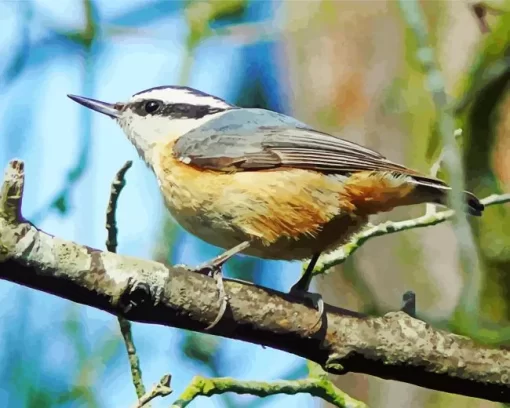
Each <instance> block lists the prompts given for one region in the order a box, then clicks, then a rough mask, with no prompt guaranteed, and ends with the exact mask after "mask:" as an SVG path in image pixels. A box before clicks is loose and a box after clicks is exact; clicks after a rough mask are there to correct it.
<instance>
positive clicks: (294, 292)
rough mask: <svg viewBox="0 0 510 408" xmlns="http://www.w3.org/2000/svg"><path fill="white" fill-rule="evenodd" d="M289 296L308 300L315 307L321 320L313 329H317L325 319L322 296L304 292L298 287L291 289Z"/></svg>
mask: <svg viewBox="0 0 510 408" xmlns="http://www.w3.org/2000/svg"><path fill="white" fill-rule="evenodd" d="M289 294H290V295H291V296H295V297H297V298H301V299H305V300H307V301H308V302H309V303H310V304H311V305H312V306H313V308H314V309H316V310H317V312H318V314H319V318H318V319H317V321H316V322H315V324H314V325H313V326H312V329H314V328H315V327H317V325H318V324H319V323H320V322H322V318H323V317H324V299H322V296H321V295H320V294H318V293H312V292H308V291H306V290H302V289H301V288H298V287H296V286H293V287H292V288H291V289H290V292H289Z"/></svg>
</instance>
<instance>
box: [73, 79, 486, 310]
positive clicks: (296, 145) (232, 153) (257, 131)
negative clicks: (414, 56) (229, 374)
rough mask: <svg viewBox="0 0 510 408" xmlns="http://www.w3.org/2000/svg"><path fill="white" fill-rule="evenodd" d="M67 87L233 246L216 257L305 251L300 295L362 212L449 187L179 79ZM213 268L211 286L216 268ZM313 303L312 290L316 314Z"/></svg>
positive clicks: (178, 206)
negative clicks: (89, 90) (102, 96)
mask: <svg viewBox="0 0 510 408" xmlns="http://www.w3.org/2000/svg"><path fill="white" fill-rule="evenodd" d="M69 97H70V98H71V99H73V100H74V101H76V102H78V103H80V104H82V105H84V106H86V107H87V108H90V109H93V110H95V111H97V112H100V113H103V114H105V115H107V116H110V117H111V118H113V119H115V120H116V121H117V123H118V124H119V125H120V126H121V128H122V129H123V130H124V133H125V134H126V136H127V137H128V139H129V140H130V141H131V142H132V143H133V145H134V146H135V148H136V149H137V151H138V153H139V154H140V156H141V157H142V158H143V160H144V161H145V162H146V163H147V165H148V166H149V167H150V168H151V169H152V170H153V171H154V173H155V175H156V177H157V180H158V182H159V186H160V188H161V191H162V193H163V197H164V200H165V203H166V206H167V207H168V209H169V211H170V213H171V214H172V216H173V218H174V219H175V220H176V221H177V222H178V223H179V224H180V225H181V226H182V227H183V228H184V229H186V230H187V231H189V232H190V233H192V234H194V235H195V236H197V237H199V238H201V239H202V240H204V241H206V242H208V243H210V244H212V245H215V246H218V247H221V248H224V249H233V250H232V251H229V254H228V256H225V257H223V258H221V261H220V262H219V263H217V264H216V265H220V264H221V263H223V262H224V261H226V260H227V259H228V257H229V256H231V254H233V253H235V252H242V253H244V254H247V255H252V256H255V257H259V258H265V259H279V260H303V259H306V258H311V261H310V264H309V266H308V268H307V270H306V272H305V273H304V274H303V276H302V277H301V279H300V280H299V281H298V282H297V283H296V284H295V285H294V286H293V287H292V289H291V293H294V294H298V295H299V294H301V295H302V296H306V297H309V296H310V295H311V294H309V293H308V286H309V284H310V280H311V277H312V271H313V268H314V266H315V263H316V262H317V259H318V258H319V255H320V254H321V253H323V252H327V251H330V250H332V249H335V248H336V247H338V246H339V245H341V244H343V243H345V242H346V241H348V240H349V238H350V237H351V236H352V235H353V234H354V233H356V232H358V231H359V230H360V229H362V228H363V226H365V225H366V224H367V222H368V217H369V216H370V215H372V214H376V213H379V212H385V211H390V210H392V209H393V208H395V207H399V206H405V205H412V204H421V203H436V204H443V205H444V204H446V200H447V193H448V190H450V188H449V187H448V185H447V184H446V183H445V182H443V181H441V180H438V179H436V178H432V177H428V176H426V175H424V174H421V173H419V172H417V171H414V170H411V169H409V168H407V167H404V166H402V165H399V164H397V163H393V162H392V161H390V160H388V159H386V158H385V157H383V156H382V155H380V154H379V153H377V152H375V151H373V150H370V149H368V148H366V147H363V146H360V145H358V144H355V143H353V142H349V141H347V140H343V139H340V138H338V137H335V136H332V135H329V134H327V133H323V132H320V131H318V130H315V129H313V128H312V127H310V126H308V125H306V124H304V123H302V122H299V121H298V120H296V119H294V118H292V117H289V116H285V115H282V114H279V113H276V112H272V111H268V110H264V109H246V108H240V107H237V106H234V105H231V104H229V103H227V102H225V101H224V100H223V99H220V98H217V97H215V96H212V95H208V94H206V93H203V92H200V91H197V90H195V89H192V88H188V87H181V86H160V87H156V88H151V89H148V90H145V91H142V92H139V93H137V94H135V95H133V97H132V98H131V99H130V100H129V101H127V102H119V103H116V104H109V103H105V102H101V101H97V100H94V99H89V98H84V97H82V96H74V95H69ZM465 203H466V210H467V212H468V213H469V214H472V215H477V216H479V215H481V213H482V211H483V209H484V206H483V205H482V204H481V203H480V201H479V200H478V199H477V198H476V197H475V196H474V195H473V194H471V193H469V192H466V193H465ZM206 269H207V268H206ZM209 272H211V270H209ZM216 277H217V278H218V279H219V284H220V283H221V274H219V273H218V274H217V275H216ZM219 287H220V296H222V303H223V304H225V302H226V300H224V299H225V298H224V297H223V296H224V293H223V294H222V293H221V285H220V286H219ZM322 306H323V303H322V300H321V299H319V303H318V304H316V307H318V308H319V311H320V313H321V314H322ZM222 310H224V308H223V309H222ZM219 318H221V315H219V316H218V318H217V320H219Z"/></svg>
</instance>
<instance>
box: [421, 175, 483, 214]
mask: <svg viewBox="0 0 510 408" xmlns="http://www.w3.org/2000/svg"><path fill="white" fill-rule="evenodd" d="M413 179H414V180H415V182H416V184H417V186H416V189H415V194H416V195H417V196H418V197H420V196H421V197H422V198H423V201H422V202H431V203H436V204H442V205H446V204H447V198H448V196H447V194H448V191H449V190H451V188H450V187H448V185H447V184H446V183H444V182H443V181H441V180H437V181H436V180H435V179H428V178H420V179H415V178H414V177H413ZM464 203H465V211H466V212H467V213H468V214H469V215H474V216H476V217H480V216H481V215H482V212H483V210H484V209H485V206H484V205H483V204H482V203H481V202H480V200H479V199H478V198H477V197H476V196H475V195H474V194H473V193H470V192H469V191H464Z"/></svg>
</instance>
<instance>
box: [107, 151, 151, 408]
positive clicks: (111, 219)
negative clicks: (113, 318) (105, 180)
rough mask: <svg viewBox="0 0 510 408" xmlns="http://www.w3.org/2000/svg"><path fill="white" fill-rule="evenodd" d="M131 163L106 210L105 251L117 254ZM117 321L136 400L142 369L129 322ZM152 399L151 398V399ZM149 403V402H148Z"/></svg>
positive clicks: (140, 392) (114, 185)
mask: <svg viewBox="0 0 510 408" xmlns="http://www.w3.org/2000/svg"><path fill="white" fill-rule="evenodd" d="M132 165H133V162H132V161H131V160H128V161H127V162H126V163H125V164H124V166H122V167H121V168H120V170H119V171H118V172H117V174H116V175H115V178H114V179H113V182H112V187H111V192H110V199H109V200H108V207H107V209H106V232H107V238H106V250H107V251H110V252H114V253H116V252H117V244H118V242H117V232H118V229H117V220H116V218H115V215H116V213H117V203H118V201H119V196H120V193H121V191H122V189H123V188H124V186H125V185H126V180H125V176H126V172H127V171H128V170H129V169H130V168H131V166H132ZM117 319H118V321H119V328H120V332H121V334H122V338H123V339H124V344H125V345H126V351H127V355H128V360H129V366H130V368H131V377H132V379H133V385H134V386H135V391H136V395H137V396H138V399H139V400H141V398H142V397H143V396H144V395H145V386H144V385H143V379H142V368H141V367H140V359H139V358H138V354H136V347H135V342H134V341H133V333H132V332H131V323H130V321H129V320H127V319H125V318H123V317H122V316H118V317H117ZM151 399H152V398H151ZM149 401H150V400H149Z"/></svg>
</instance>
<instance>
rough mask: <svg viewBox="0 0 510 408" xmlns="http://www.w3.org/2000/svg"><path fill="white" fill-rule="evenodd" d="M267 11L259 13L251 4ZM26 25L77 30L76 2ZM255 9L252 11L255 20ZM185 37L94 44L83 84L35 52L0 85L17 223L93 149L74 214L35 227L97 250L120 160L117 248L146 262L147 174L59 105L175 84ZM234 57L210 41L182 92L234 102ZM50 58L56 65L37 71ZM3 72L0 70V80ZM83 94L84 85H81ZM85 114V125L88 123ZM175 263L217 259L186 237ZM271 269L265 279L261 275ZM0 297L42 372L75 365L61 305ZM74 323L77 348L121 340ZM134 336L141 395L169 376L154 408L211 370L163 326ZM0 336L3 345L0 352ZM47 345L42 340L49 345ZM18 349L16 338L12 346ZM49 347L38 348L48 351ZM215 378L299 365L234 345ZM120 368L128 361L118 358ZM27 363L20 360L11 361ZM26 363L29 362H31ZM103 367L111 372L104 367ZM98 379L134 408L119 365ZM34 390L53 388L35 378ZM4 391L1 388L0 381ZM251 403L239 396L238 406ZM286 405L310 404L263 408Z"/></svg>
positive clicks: (174, 25)
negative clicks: (127, 166)
mask: <svg viewBox="0 0 510 408" xmlns="http://www.w3.org/2000/svg"><path fill="white" fill-rule="evenodd" d="M143 3H151V2H144V1H142V0H137V1H135V0H130V1H124V2H109V1H106V0H103V1H98V2H97V4H98V8H99V11H100V15H101V16H102V18H103V19H104V20H108V19H110V18H112V17H113V16H115V15H118V14H119V13H120V12H121V11H122V10H127V9H130V8H131V7H135V6H136V5H140V4H143ZM259 3H263V2H259ZM33 4H34V5H35V10H37V11H36V12H35V14H34V17H33V21H32V24H31V38H32V40H35V39H37V38H40V37H41V36H43V35H45V32H46V29H45V28H44V26H45V24H48V23H50V24H51V23H52V22H53V23H56V22H58V25H59V26H60V27H61V28H67V29H69V28H72V27H79V26H80V24H82V23H83V12H82V8H81V2H80V1H78V0H65V1H63V0H60V1H58V2H55V1H53V0H37V1H34V2H33ZM268 6H269V5H268V4H266V5H262V6H261V5H260V4H259V5H258V6H257V7H258V9H257V7H255V10H254V11H253V13H255V14H256V13H260V10H261V9H263V12H266V11H265V10H266V9H267V10H270V7H268ZM23 7H24V4H23V2H22V1H18V2H16V1H14V2H12V1H11V2H1V3H0V15H2V24H0V60H2V61H8V60H9V58H10V57H11V56H12V52H13V49H14V45H13V44H16V43H17V42H18V41H19V29H20V24H21V23H22V21H21V20H20V14H21V11H22V10H21V9H22V8H23ZM257 10H258V11H257ZM186 33H187V27H186V24H185V21H184V19H183V16H182V14H181V13H180V12H177V13H175V14H174V15H173V16H170V17H167V18H164V19H160V20H158V21H157V22H155V23H152V24H148V25H144V26H143V28H142V29H141V30H140V32H138V33H135V35H133V36H123V37H117V38H113V39H108V38H105V39H104V41H102V42H101V44H97V45H96V47H98V48H97V50H96V52H95V54H96V58H95V61H94V63H93V68H92V74H88V77H87V79H86V81H84V80H83V75H84V59H83V57H82V56H80V55H78V54H76V53H71V52H69V51H67V50H66V49H65V48H63V49H62V48H59V47H58V46H54V47H46V48H39V49H33V50H32V52H31V54H30V59H29V61H28V62H29V66H31V67H32V68H28V69H26V70H24V71H23V73H22V74H21V75H20V76H19V77H18V78H17V79H16V80H14V81H13V82H11V83H10V84H9V85H8V86H6V85H5V84H3V83H2V84H1V85H0V86H1V87H2V88H0V89H1V92H0V118H1V119H2V121H1V122H0V129H1V133H0V165H1V167H2V168H5V165H6V164H7V161H8V160H9V159H12V158H14V157H19V158H21V159H23V160H25V162H26V175H27V176H26V177H27V178H26V191H25V200H24V208H23V212H24V215H25V216H26V217H28V218H29V219H30V218H31V216H33V215H34V214H36V213H37V212H38V210H39V209H40V208H42V207H44V206H45V205H47V203H48V201H49V200H51V199H52V198H53V197H54V196H55V194H56V193H57V192H58V191H59V189H60V188H61V186H62V185H63V184H65V179H66V174H67V172H68V171H69V169H70V168H72V167H73V165H74V163H75V162H76V160H77V156H78V154H79V152H80V146H81V144H80V143H81V142H83V138H85V137H86V136H87V132H88V130H89V128H88V126H90V132H89V137H90V138H91V142H90V148H89V150H88V154H89V163H88V166H87V168H86V171H85V173H84V175H83V177H82V178H81V179H80V180H79V182H78V183H77V185H76V187H75V188H74V189H73V192H72V195H71V209H70V211H69V213H68V214H67V215H66V216H65V217H61V216H59V215H58V214H56V213H55V212H52V213H51V214H49V215H48V216H46V217H45V218H44V220H42V222H41V223H39V227H40V228H42V229H43V230H45V231H47V232H49V233H51V234H54V235H57V236H59V237H62V238H65V239H70V240H75V241H77V242H79V243H82V244H86V245H90V246H93V247H97V248H104V239H105V229H104V209H105V208H106V204H107V200H108V196H109V191H110V182H111V180H112V177H113V176H114V174H115V173H116V171H117V170H118V169H119V168H120V167H121V166H122V164H123V163H124V162H125V161H126V160H129V159H131V160H133V161H134V165H133V168H132V169H131V170H130V171H129V173H128V175H127V186H126V188H125V189H124V191H123V193H122V196H121V199H120V203H119V208H118V213H117V219H118V226H119V248H118V251H119V252H120V253H122V254H129V255H133V256H138V257H144V258H150V257H151V256H152V254H153V251H154V247H155V245H156V240H157V239H158V236H159V234H160V232H161V231H160V226H161V221H162V219H163V218H162V215H163V211H165V210H164V208H163V206H162V201H161V198H160V196H159V192H158V187H157V184H156V181H155V178H154V176H153V174H152V173H151V172H150V171H149V170H148V169H147V168H146V167H145V165H144V164H143V163H142V161H141V160H140V159H139V158H138V156H137V154H136V151H135V150H134V148H133V147H132V146H131V144H130V143H129V142H128V141H127V139H126V138H125V137H124V135H123V133H122V132H121V130H120V128H118V127H117V125H116V124H115V123H114V122H113V121H112V120H109V119H108V118H106V117H104V116H101V115H99V114H96V115H94V114H92V115H91V113H90V112H88V111H87V110H86V109H84V108H82V107H80V106H79V105H77V104H76V103H74V102H72V101H71V100H69V99H68V98H67V97H66V94H68V93H72V94H78V95H85V96H88V97H93V98H96V99H101V100H105V101H110V102H115V101H121V100H124V99H126V98H128V97H129V96H130V95H131V94H133V93H135V92H138V91H140V90H143V89H146V88H149V87H152V86H157V85H162V84H176V83H178V81H179V75H180V72H181V64H182V60H183V56H184V54H185V52H186V50H185V48H184V40H185V38H186V37H185V36H186ZM243 52H246V51H243V50H242V49H241V48H239V47H236V46H235V45H233V44H232V43H223V44H221V43H219V42H218V41H208V42H207V43H206V44H205V45H204V46H202V47H200V48H199V49H198V50H197V53H196V59H195V60H194V64H193V70H192V71H191V75H190V80H189V83H188V85H190V86H193V87H195V88H198V89H201V90H203V91H206V92H209V93H212V94H215V95H218V96H220V97H224V98H226V99H232V98H233V97H235V95H236V93H237V92H238V91H239V89H238V87H239V81H240V78H239V74H238V73H239V72H242V70H243V69H245V68H243V64H242V62H243V61H242V59H243V56H244V55H245V54H244V53H243ZM47 53H55V57H51V58H50V60H46V62H44V63H38V59H40V60H42V59H43V57H44V56H45V55H47ZM2 64H5V63H4V62H2V63H0V70H2V69H5V66H4V65H2ZM84 83H85V84H84ZM89 115H91V116H90V117H89ZM182 236H183V238H182V242H181V243H180V245H179V255H178V259H175V260H174V261H175V262H182V263H187V264H198V263H200V262H202V261H204V260H206V259H207V258H209V257H210V256H211V254H213V253H214V251H216V250H207V251H204V250H203V248H204V245H202V244H200V245H197V240H196V239H195V238H193V237H191V236H189V235H187V234H183V235H182ZM268 265H269V266H268V267H267V268H264V269H265V271H263V272H262V275H263V276H264V275H267V274H270V275H272V276H270V278H272V279H270V280H271V282H270V283H269V284H270V285H271V286H273V287H275V286H276V287H278V288H281V289H288V288H290V286H291V284H292V282H293V281H294V280H295V279H296V278H297V277H298V274H299V268H300V265H299V264H298V263H293V264H290V263H283V262H271V263H268ZM269 269H271V270H270V271H269ZM0 297H1V298H2V299H3V303H4V304H5V305H6V307H3V308H1V309H0V325H1V326H0V327H1V329H0V330H1V332H2V333H5V332H6V331H9V330H12V327H13V325H14V324H16V321H17V319H18V317H17V316H18V315H19V313H20V312H19V310H18V309H19V305H20V304H21V303H23V305H24V307H26V311H27V313H28V316H29V320H28V321H29V329H28V332H29V333H31V334H32V335H34V336H42V337H43V338H44V337H46V342H45V343H44V344H46V345H48V346H47V349H44V350H41V354H42V358H43V361H44V362H45V364H46V366H47V367H48V368H47V370H48V371H47V373H42V374H41V375H42V376H45V375H46V374H47V375H48V377H49V376H51V373H52V372H58V373H62V374H63V375H64V376H65V373H66V370H67V368H68V366H69V363H70V361H72V356H71V355H70V354H69V353H71V350H72V348H71V347H70V345H69V341H68V339H67V338H66V336H65V333H60V332H55V331H54V330H53V328H54V327H60V326H61V324H62V322H63V321H64V320H65V319H66V318H67V317H68V313H69V302H67V301H64V300H61V299H58V298H55V297H53V296H50V295H47V294H43V293H38V292H35V291H32V290H29V289H25V288H20V287H17V286H16V285H14V284H11V283H9V282H1V281H0ZM76 313H77V316H78V317H77V318H79V319H81V321H82V322H83V324H84V327H85V332H84V338H85V341H86V343H87V344H88V345H89V347H93V346H94V344H95V342H98V341H99V339H102V338H104V336H105V335H106V334H107V333H109V332H112V331H113V332H115V331H117V323H116V319H115V318H114V317H113V316H110V315H108V314H106V313H104V312H101V311H97V310H94V309H92V308H88V307H79V308H77V309H76ZM133 331H134V337H135V342H136V345H137V347H138V349H139V355H140V358H141V364H142V368H143V374H144V380H145V383H146V386H147V387H149V386H151V384H153V383H154V382H156V381H158V380H159V378H160V377H161V376H162V375H163V374H164V373H167V372H170V373H171V374H172V376H173V379H172V387H173V389H174V390H175V392H174V394H173V395H172V396H170V397H167V398H165V399H160V400H158V401H157V402H156V403H155V404H154V406H156V407H163V406H168V405H169V403H170V401H172V400H174V399H176V397H177V396H178V395H179V393H180V392H181V391H182V390H183V389H184V387H185V386H186V385H187V383H188V382H189V381H190V380H191V378H192V377H193V375H195V374H204V375H208V374H209V373H207V371H206V370H205V369H204V368H203V367H200V366H198V365H197V364H196V363H194V362H193V361H191V360H186V359H183V357H182V354H181V353H180V351H179V344H180V343H179V341H180V339H181V334H182V331H180V330H177V329H172V328H166V327H157V326H150V325H142V324H134V326H133ZM3 339H4V337H3V336H0V345H1V343H2V341H4V340H3ZM48 340H49V341H48ZM19 341H20V342H23V341H24V339H19ZM45 347H46V346H45ZM220 354H221V361H222V362H223V363H222V367H221V375H224V376H233V377H236V378H242V379H254V380H255V379H257V380H271V379H278V378H280V377H281V376H284V375H285V374H286V373H288V372H289V371H292V369H293V368H296V367H298V366H299V365H302V364H303V361H302V360H300V359H297V358H295V357H294V356H292V355H289V354H286V353H283V352H279V351H276V350H272V349H269V348H267V349H262V348H261V347H260V346H255V345H250V344H246V343H242V342H238V341H232V340H222V348H221V352H220ZM122 357H124V356H122ZM18 358H19V359H21V360H23V358H24V356H23V355H21V356H18ZM27 364H29V362H28V361H27ZM107 364H108V363H107ZM110 364H112V365H113V366H112V367H108V369H107V372H106V375H105V376H103V377H102V378H101V379H100V380H99V381H97V383H96V392H97V393H98V395H99V396H100V400H102V401H103V406H105V407H120V406H130V405H131V404H132V403H133V401H134V399H135V394H134V390H133V386H132V384H131V379H130V373H129V369H128V365H127V359H124V358H120V359H116V360H115V361H114V362H112V363H110ZM40 381H41V382H42V383H46V382H48V381H49V382H48V384H49V386H50V387H51V384H52V383H51V381H50V380H49V379H48V378H41V379H40ZM2 384H6V383H5V382H4V381H2ZM12 393H13V390H12V389H11V390H6V389H3V390H2V389H0V405H2V406H12V399H11V400H10V401H9V399H8V398H9V395H11V394H12ZM246 398H247V397H243V401H245V400H246ZM283 401H285V403H286V404H289V405H290V404H292V405H293V406H300V407H306V406H314V404H317V403H318V401H316V400H313V399H312V398H310V397H307V396H294V397H275V398H271V399H269V400H268V402H267V403H265V404H264V407H277V406H281V404H282V403H283ZM193 406H200V407H204V408H207V407H220V406H223V405H222V403H221V400H220V399H219V398H217V397H215V398H212V399H201V400H199V401H197V402H196V403H195V405H193Z"/></svg>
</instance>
